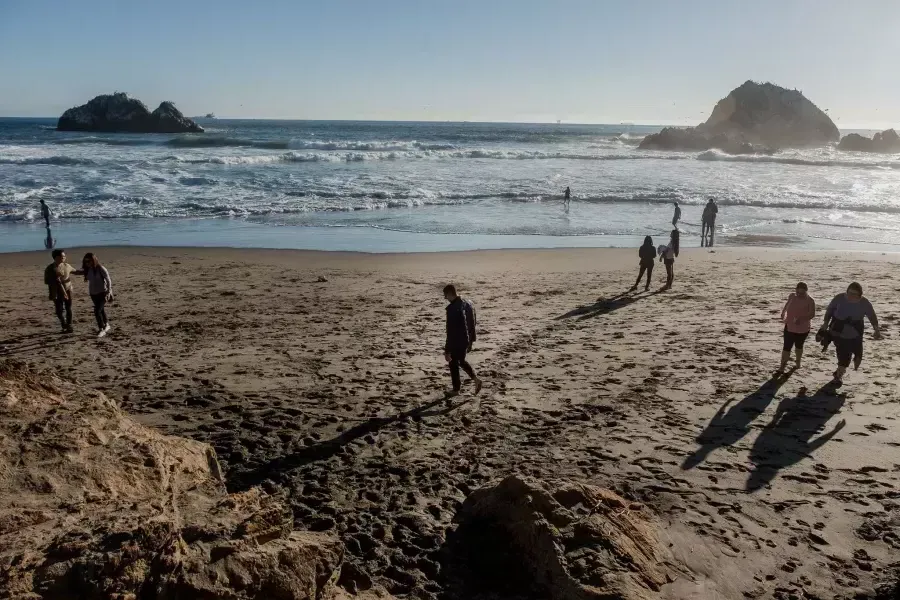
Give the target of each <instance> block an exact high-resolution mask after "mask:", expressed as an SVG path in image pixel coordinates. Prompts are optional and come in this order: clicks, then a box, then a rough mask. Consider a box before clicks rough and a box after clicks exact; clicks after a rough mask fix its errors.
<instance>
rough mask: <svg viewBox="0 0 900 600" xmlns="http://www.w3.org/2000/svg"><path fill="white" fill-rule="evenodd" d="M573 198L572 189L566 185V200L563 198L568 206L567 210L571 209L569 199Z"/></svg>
mask: <svg viewBox="0 0 900 600" xmlns="http://www.w3.org/2000/svg"><path fill="white" fill-rule="evenodd" d="M571 199H572V190H570V189H569V187H568V186H566V191H565V194H564V200H563V205H564V206H565V207H566V210H569V201H570V200H571Z"/></svg>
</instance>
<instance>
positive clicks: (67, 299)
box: [44, 248, 75, 333]
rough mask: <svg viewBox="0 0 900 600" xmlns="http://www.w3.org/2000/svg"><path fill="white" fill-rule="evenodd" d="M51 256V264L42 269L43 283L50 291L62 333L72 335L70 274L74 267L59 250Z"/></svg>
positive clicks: (73, 271)
mask: <svg viewBox="0 0 900 600" xmlns="http://www.w3.org/2000/svg"><path fill="white" fill-rule="evenodd" d="M52 256H53V262H52V263H51V264H49V265H47V268H46V269H44V283H45V284H46V285H47V286H48V287H49V289H50V300H52V301H53V305H54V307H55V308H56V317H57V318H58V319H59V324H60V325H61V326H62V330H63V333H72V331H73V330H72V274H73V273H75V267H73V266H72V265H70V264H69V263H67V262H66V252H65V250H62V249H61V248H57V249H56V250H54V251H53V254H52ZM63 310H65V317H63Z"/></svg>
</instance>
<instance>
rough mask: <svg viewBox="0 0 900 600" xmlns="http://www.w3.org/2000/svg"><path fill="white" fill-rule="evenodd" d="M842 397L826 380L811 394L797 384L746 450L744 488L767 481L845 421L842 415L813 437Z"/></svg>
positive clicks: (837, 408)
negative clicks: (750, 466)
mask: <svg viewBox="0 0 900 600" xmlns="http://www.w3.org/2000/svg"><path fill="white" fill-rule="evenodd" d="M846 398H847V397H846V395H845V394H838V393H837V391H836V389H835V388H834V387H833V386H832V385H831V384H830V383H829V384H827V385H825V386H823V387H821V388H819V390H818V391H816V392H815V393H814V394H813V395H812V396H809V395H808V394H807V390H806V388H801V390H800V393H799V394H798V395H797V396H796V397H795V398H785V399H784V400H782V401H781V403H780V404H779V405H778V410H777V411H776V413H775V416H774V417H773V418H772V421H771V422H770V423H769V424H768V425H766V428H765V429H763V430H762V432H760V434H759V437H757V438H756V443H754V444H753V448H752V449H751V450H750V461H751V462H752V463H753V464H754V465H755V469H754V470H753V472H752V473H750V477H749V479H748V480H747V491H748V492H753V491H756V490H758V489H760V488H762V487H764V486H766V485H768V484H769V483H771V482H772V480H773V479H774V478H775V476H776V475H778V472H779V471H780V470H782V469H784V468H786V467H789V466H791V465H793V464H795V463H798V462H800V461H801V460H803V459H804V458H806V457H808V456H809V455H810V454H812V453H813V452H815V451H816V450H817V449H818V448H820V447H822V446H823V445H824V444H825V443H827V442H828V441H829V440H830V439H831V438H833V437H834V436H835V435H837V433H838V432H839V431H840V430H841V429H843V428H844V425H846V421H844V420H843V419H841V421H840V422H838V423H837V425H835V426H834V427H833V428H832V429H831V430H830V431H828V433H825V434H824V435H820V436H819V437H817V438H816V439H813V437H814V436H815V435H816V434H817V433H819V432H821V431H822V430H823V429H825V425H826V424H827V423H828V421H829V420H830V419H831V418H832V417H833V416H834V415H835V414H836V413H838V412H840V410H841V408H842V407H843V406H844V401H845V400H846Z"/></svg>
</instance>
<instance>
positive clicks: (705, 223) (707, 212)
mask: <svg viewBox="0 0 900 600" xmlns="http://www.w3.org/2000/svg"><path fill="white" fill-rule="evenodd" d="M718 214H719V207H718V206H717V205H716V202H715V200H713V199H712V198H710V199H709V202H707V203H706V206H704V207H703V220H702V229H701V233H700V246H701V247H703V246H707V247H710V246H712V245H713V243H714V242H715V236H716V215H718Z"/></svg>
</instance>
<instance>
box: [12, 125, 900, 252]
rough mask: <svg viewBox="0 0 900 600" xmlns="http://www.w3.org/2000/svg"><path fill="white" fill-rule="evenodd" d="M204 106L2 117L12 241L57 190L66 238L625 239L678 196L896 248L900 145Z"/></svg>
mask: <svg viewBox="0 0 900 600" xmlns="http://www.w3.org/2000/svg"><path fill="white" fill-rule="evenodd" d="M199 122H200V123H201V124H202V125H203V126H204V127H205V128H206V133H204V134H195V135H157V134H155V135H129V134H91V133H68V132H66V133H63V132H57V131H55V130H54V128H55V123H56V120H55V119H0V251H13V250H25V249H42V248H43V244H42V241H43V235H44V234H43V222H42V221H41V219H40V208H39V204H38V201H39V200H40V199H41V198H43V199H44V200H45V201H46V202H47V203H48V204H49V205H50V207H51V210H52V211H53V213H54V220H53V223H52V227H53V235H54V237H55V238H56V240H57V245H62V246H82V245H114V244H116V245H118V244H146V245H155V244H159V245H181V246H193V245H199V246H256V247H296V248H313V249H341V250H362V251H388V250H391V251H416V250H435V249H441V250H445V249H468V248H504V247H507V248H514V247H543V246H547V247H558V246H592V245H601V246H629V245H634V244H635V243H636V242H639V240H640V239H642V238H643V236H645V235H651V236H654V237H655V238H659V240H658V243H663V242H664V241H665V239H666V238H667V236H668V232H669V231H670V230H671V218H672V213H673V206H672V203H673V202H675V201H677V202H679V203H680V204H681V206H682V211H683V216H682V223H681V224H680V228H681V229H682V231H683V242H682V243H683V244H687V245H692V244H696V245H698V246H699V233H700V213H701V211H702V207H703V205H704V204H705V203H706V201H707V198H710V197H713V198H715V199H716V200H717V202H718V204H719V218H718V221H717V224H718V227H719V231H718V234H717V243H718V244H723V245H798V246H809V247H820V248H830V247H847V244H848V243H850V244H853V243H857V244H859V243H865V244H866V245H867V247H871V248H872V249H879V248H880V247H882V246H883V247H885V248H887V247H892V246H900V244H898V241H897V240H898V235H897V234H898V232H900V155H878V154H863V153H848V152H839V151H838V150H836V149H835V148H833V147H828V148H819V149H811V150H789V151H784V152H780V153H777V154H774V155H746V156H730V155H726V154H723V153H720V152H717V151H707V152H652V151H643V150H638V149H637V145H638V143H639V142H640V140H641V139H642V138H643V136H644V135H646V134H648V133H652V132H655V131H658V130H659V129H660V127H658V126H641V125H569V124H516V123H508V124H502V123H437V122H429V123H412V122H397V123H392V122H346V121H340V122H324V121H266V120H203V119H200V120H199ZM842 133H848V132H846V131H845V132H842ZM860 133H863V134H867V135H871V133H872V132H865V131H862V132H860ZM567 186H568V187H570V188H571V190H572V202H571V207H570V209H569V210H568V212H567V211H565V210H564V208H563V205H562V196H563V190H564V189H565V188H566V187H567Z"/></svg>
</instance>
